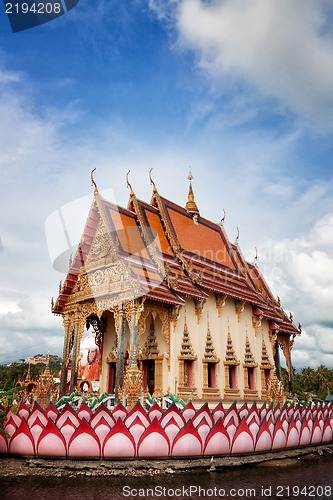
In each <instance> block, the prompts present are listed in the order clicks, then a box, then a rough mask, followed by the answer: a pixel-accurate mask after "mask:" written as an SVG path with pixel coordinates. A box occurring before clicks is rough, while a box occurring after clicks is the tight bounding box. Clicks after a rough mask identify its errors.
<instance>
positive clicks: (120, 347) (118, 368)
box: [115, 308, 126, 401]
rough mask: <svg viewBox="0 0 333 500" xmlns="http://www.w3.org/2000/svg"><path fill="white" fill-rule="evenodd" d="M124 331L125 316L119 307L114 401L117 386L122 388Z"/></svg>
mask: <svg viewBox="0 0 333 500" xmlns="http://www.w3.org/2000/svg"><path fill="white" fill-rule="evenodd" d="M125 332H126V316H125V313H124V311H123V309H122V308H121V309H120V310H119V316H118V327H117V351H118V356H117V364H116V380H115V394H116V401H118V400H119V387H120V388H122V386H123V382H124V357H125Z"/></svg>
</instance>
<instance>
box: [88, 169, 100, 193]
mask: <svg viewBox="0 0 333 500" xmlns="http://www.w3.org/2000/svg"><path fill="white" fill-rule="evenodd" d="M95 170H96V167H95V168H93V169H92V171H91V172H90V180H91V185H92V186H94V194H97V193H98V188H97V184H96V182H95V181H94V177H93V173H94V172H95Z"/></svg>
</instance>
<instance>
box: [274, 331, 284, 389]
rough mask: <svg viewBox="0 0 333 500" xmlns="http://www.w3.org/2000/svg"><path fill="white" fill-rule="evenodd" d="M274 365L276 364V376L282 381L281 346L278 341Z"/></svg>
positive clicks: (276, 342)
mask: <svg viewBox="0 0 333 500" xmlns="http://www.w3.org/2000/svg"><path fill="white" fill-rule="evenodd" d="M274 363H275V370H276V376H277V378H278V379H279V380H281V377H282V375H281V360H280V346H279V342H278V341H277V340H276V341H275V353H274Z"/></svg>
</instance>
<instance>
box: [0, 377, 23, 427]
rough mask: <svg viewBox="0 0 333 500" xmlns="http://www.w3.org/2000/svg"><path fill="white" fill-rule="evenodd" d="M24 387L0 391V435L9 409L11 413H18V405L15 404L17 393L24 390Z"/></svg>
mask: <svg viewBox="0 0 333 500" xmlns="http://www.w3.org/2000/svg"><path fill="white" fill-rule="evenodd" d="M25 388H26V387H25V386H22V387H14V388H13V389H10V390H9V391H0V405H1V407H0V434H3V433H4V430H3V423H4V420H5V418H6V415H7V412H8V410H9V409H10V410H11V411H12V412H13V413H17V412H18V405H17V404H15V401H16V398H17V395H18V393H19V392H22V391H24V390H25Z"/></svg>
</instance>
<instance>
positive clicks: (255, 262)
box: [253, 247, 258, 266]
mask: <svg viewBox="0 0 333 500" xmlns="http://www.w3.org/2000/svg"><path fill="white" fill-rule="evenodd" d="M254 248H255V250H256V254H255V257H254V261H253V264H254V265H255V266H256V265H257V262H258V248H257V247H254Z"/></svg>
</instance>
